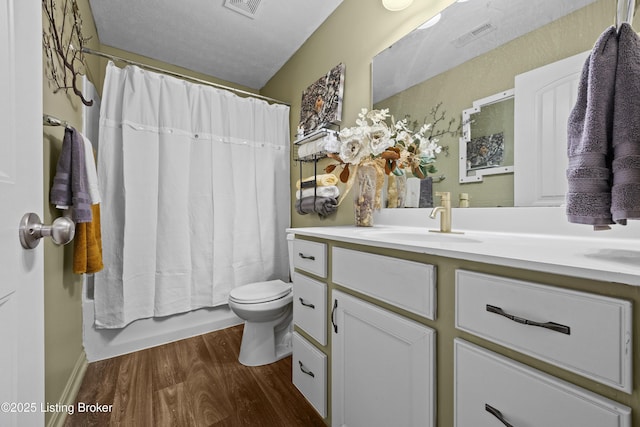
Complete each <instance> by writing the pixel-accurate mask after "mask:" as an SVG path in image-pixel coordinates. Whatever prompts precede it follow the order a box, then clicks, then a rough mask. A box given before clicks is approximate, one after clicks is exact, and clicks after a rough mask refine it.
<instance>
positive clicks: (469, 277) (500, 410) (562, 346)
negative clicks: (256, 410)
mask: <svg viewBox="0 0 640 427" xmlns="http://www.w3.org/2000/svg"><path fill="white" fill-rule="evenodd" d="M390 228H391V227H381V228H380V230H379V231H378V232H379V233H380V235H381V236H382V235H385V234H384V233H385V232H386V235H391V236H401V235H406V236H413V235H414V234H413V232H408V231H405V232H400V233H397V234H394V233H391V232H390V231H389V229H390ZM294 231H295V233H296V236H297V237H303V239H300V242H298V241H297V240H296V243H298V245H297V248H296V253H295V257H296V261H295V262H296V274H295V277H294V281H295V285H294V289H295V294H296V296H297V298H295V297H294V300H295V301H296V303H297V304H298V306H297V308H296V309H295V311H294V323H295V326H296V327H295V334H294V351H293V353H294V358H293V361H292V362H293V370H294V375H293V381H294V383H296V386H297V387H298V389H300V390H301V391H302V393H303V394H304V395H305V396H306V397H307V399H308V400H309V401H310V402H312V404H313V405H314V406H315V407H316V408H317V409H318V411H319V412H320V413H321V414H323V416H325V422H326V423H327V425H328V426H333V427H344V426H347V427H376V426H382V427H387V426H420V427H452V426H453V427H501V426H514V427H556V426H562V427H565V426H566V427H574V426H575V427H631V426H632V425H638V426H639V427H640V401H638V399H637V395H638V387H637V382H638V381H637V379H636V378H635V376H634V371H635V372H638V369H640V359H638V357H637V356H634V350H635V348H636V347H637V344H636V343H637V342H638V339H640V337H639V335H640V333H639V332H638V328H636V327H634V323H635V322H634V319H635V318H634V313H633V306H634V305H635V306H637V305H638V304H640V292H638V291H637V289H638V288H637V287H636V285H640V270H638V269H637V267H636V266H635V265H634V266H633V267H629V268H626V267H625V268H626V270H625V269H624V268H623V267H620V270H621V274H620V275H617V276H616V275H615V274H616V273H615V272H614V273H611V271H609V270H606V273H607V274H606V275H605V274H604V273H602V271H601V270H598V269H595V268H592V265H591V264H588V265H583V264H580V263H578V262H577V261H576V260H577V259H578V258H577V255H576V256H574V258H572V259H573V260H574V263H573V264H574V265H573V267H571V268H569V267H566V268H564V267H562V268H557V269H553V268H551V269H547V268H548V265H549V263H550V261H549V259H547V258H544V263H543V262H542V261H540V259H539V258H535V259H534V260H529V261H527V262H526V263H521V262H520V261H518V263H517V264H516V265H511V262H509V263H507V264H500V263H501V262H504V257H505V253H507V250H506V249H505V248H504V247H507V248H508V249H509V252H514V254H513V256H514V257H518V259H520V258H522V257H525V258H526V255H527V253H528V252H526V253H525V252H522V251H521V252H518V251H520V250H521V249H522V248H523V247H526V248H527V251H529V249H530V247H531V245H534V246H535V245H540V247H536V248H537V249H536V251H535V254H536V256H538V255H539V256H542V255H540V254H541V253H542V254H543V255H544V254H545V253H543V252H541V251H543V250H545V248H547V246H545V245H546V243H545V245H541V244H540V241H543V242H546V241H545V240H544V239H543V238H540V237H536V238H535V239H534V238H527V237H526V236H524V237H523V236H517V237H514V238H513V239H514V240H510V239H511V238H509V237H505V236H498V237H496V241H491V239H489V242H488V243H486V242H485V239H488V238H487V237H484V236H481V235H478V236H476V237H473V236H469V234H466V235H465V236H466V239H464V240H462V239H460V240H456V238H455V237H449V236H447V237H446V238H443V237H441V236H438V237H437V238H436V239H434V242H435V243H430V244H422V240H421V239H428V238H429V237H430V235H429V234H428V233H426V232H423V233H422V234H417V237H416V238H413V239H406V241H402V242H403V243H400V242H401V241H400V239H399V238H396V237H389V240H388V241H386V240H384V239H383V238H382V237H380V238H379V240H375V239H374V238H367V237H366V236H370V235H374V234H375V231H376V230H373V231H372V230H364V231H363V230H361V229H355V230H354V229H353V228H349V227H333V228H332V227H327V230H325V228H324V227H318V228H308V229H295V230H294ZM363 236H365V237H363ZM304 238H308V239H309V240H304ZM492 238H493V236H492ZM445 239H449V240H445ZM457 241H459V242H460V243H455V242H457ZM415 242H419V244H417V243H415ZM559 242H564V243H566V242H565V241H564V240H562V241H560V240H557V239H555V240H552V241H551V243H553V244H554V245H558V244H560V243H559ZM567 244H568V243H567ZM575 244H576V245H584V242H583V241H582V240H581V241H580V242H576V243H575ZM618 244H620V243H618ZM496 245H497V246H496ZM510 245H511V246H510ZM496 247H500V251H499V252H496V253H493V254H492V251H497V250H496V249H495V248H496ZM580 247H582V246H580ZM449 248H451V249H449ZM454 249H455V250H454ZM564 249H565V251H572V250H573V251H576V250H577V249H575V248H574V247H573V246H571V247H569V246H568V247H567V248H564ZM625 250H626V249H625ZM476 253H477V254H480V255H478V258H474V254H476ZM629 253H630V254H631V253H632V252H629ZM300 254H302V255H300ZM633 254H635V252H633ZM634 256H635V255H634ZM509 259H511V258H509ZM633 259H635V258H633ZM593 263H595V261H594V262H593ZM576 265H577V266H579V268H578V267H576ZM636 270H637V272H638V274H637V276H636V275H632V273H634V272H635V271H636ZM630 271H631V272H630ZM601 273H602V274H601ZM623 273H624V274H626V275H624V274H623ZM610 274H611V275H612V277H613V278H615V279H616V280H620V282H615V281H613V280H612V279H611V277H610ZM634 274H635V273H634ZM436 285H437V286H436ZM300 298H302V302H304V304H302V303H301V302H300ZM309 305H313V306H314V308H312V307H309ZM317 307H322V309H320V310H317V311H316V310H315V308H317ZM436 333H437V335H436ZM436 338H437V342H438V346H437V347H436ZM634 341H635V343H634ZM325 343H326V344H325ZM436 354H437V355H438V357H437V360H436ZM325 414H326V415H325Z"/></svg>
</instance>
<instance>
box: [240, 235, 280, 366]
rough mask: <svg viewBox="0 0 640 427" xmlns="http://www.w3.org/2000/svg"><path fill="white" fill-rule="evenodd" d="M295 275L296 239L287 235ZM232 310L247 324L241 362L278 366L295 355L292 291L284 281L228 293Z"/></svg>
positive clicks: (270, 281) (259, 283)
mask: <svg viewBox="0 0 640 427" xmlns="http://www.w3.org/2000/svg"><path fill="white" fill-rule="evenodd" d="M287 240H288V242H287V243H288V250H289V269H290V272H291V274H292V275H293V266H292V262H291V260H292V257H291V252H292V250H293V235H287ZM228 303H229V308H231V310H232V311H233V312H234V313H235V314H236V315H237V316H238V317H240V318H241V319H243V320H244V331H243V332H242V343H241V344H240V356H239V357H238V361H239V362H240V363H242V364H243V365H246V366H260V365H267V364H269V363H273V362H277V361H278V360H280V359H282V358H284V357H287V356H289V355H290V354H291V351H292V342H291V338H292V332H293V290H292V284H291V283H285V282H283V281H282V280H269V281H265V282H256V283H250V284H248V285H243V286H238V287H237V288H234V289H233V290H231V292H230V293H229V299H228Z"/></svg>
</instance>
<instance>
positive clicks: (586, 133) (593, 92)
mask: <svg viewBox="0 0 640 427" xmlns="http://www.w3.org/2000/svg"><path fill="white" fill-rule="evenodd" d="M617 58H618V38H617V33H616V29H615V27H610V28H608V29H607V30H606V31H605V32H604V33H602V35H601V36H600V37H599V38H598V40H597V41H596V44H595V46H594V48H593V50H592V51H591V54H590V55H589V57H588V58H587V61H586V62H585V64H584V67H583V69H582V75H581V78H580V82H579V86H578V98H577V100H576V105H575V106H574V108H573V110H572V111H571V113H570V115H569V120H568V124H567V134H568V135H567V136H568V155H569V167H568V169H567V179H568V191H567V217H568V220H569V222H574V223H579V224H590V225H593V226H595V227H596V228H602V227H603V226H607V225H608V224H613V220H612V217H611V164H610V163H611V154H610V153H611V140H612V133H613V130H612V128H613V109H614V107H613V104H614V90H615V77H616V65H617Z"/></svg>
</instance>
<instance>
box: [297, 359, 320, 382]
mask: <svg viewBox="0 0 640 427" xmlns="http://www.w3.org/2000/svg"><path fill="white" fill-rule="evenodd" d="M298 363H299V364H300V370H301V371H302V372H303V373H305V374H307V375H309V376H310V377H311V378H315V377H316V375H315V374H314V373H313V372H311V371H310V370H308V369H307V367H306V366H304V365H303V364H302V361H301V360H298Z"/></svg>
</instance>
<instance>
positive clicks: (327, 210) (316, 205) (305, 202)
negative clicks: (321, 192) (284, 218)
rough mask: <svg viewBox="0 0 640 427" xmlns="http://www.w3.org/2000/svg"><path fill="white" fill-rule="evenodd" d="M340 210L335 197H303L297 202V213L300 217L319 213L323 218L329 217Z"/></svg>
mask: <svg viewBox="0 0 640 427" xmlns="http://www.w3.org/2000/svg"><path fill="white" fill-rule="evenodd" d="M336 209H338V201H337V200H336V199H334V198H333V197H313V196H311V197H303V198H302V199H298V200H296V212H298V213H299V214H300V215H305V214H308V213H313V212H315V213H317V214H318V215H320V216H321V217H325V216H328V215H330V214H332V213H334V212H335V211H336Z"/></svg>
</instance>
